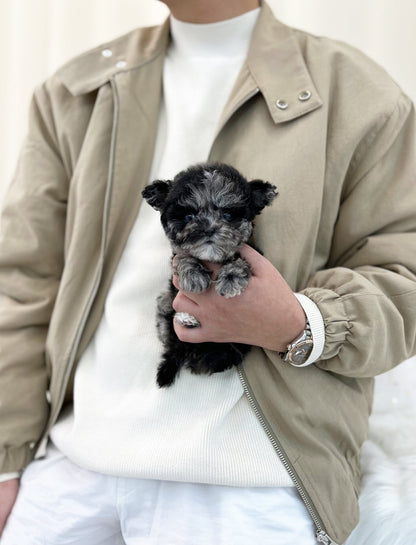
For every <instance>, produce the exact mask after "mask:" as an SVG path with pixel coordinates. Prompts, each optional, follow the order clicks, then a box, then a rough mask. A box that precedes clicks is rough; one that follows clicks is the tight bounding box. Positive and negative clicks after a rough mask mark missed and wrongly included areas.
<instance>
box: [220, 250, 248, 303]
mask: <svg viewBox="0 0 416 545" xmlns="http://www.w3.org/2000/svg"><path fill="white" fill-rule="evenodd" d="M250 277H251V271H250V266H249V264H248V263H247V262H246V261H244V259H241V258H240V257H239V258H238V259H236V260H235V261H230V262H228V263H225V265H223V266H222V267H221V269H220V270H219V272H218V276H217V281H216V284H215V289H216V290H217V292H218V293H219V294H220V295H222V296H223V297H226V298H229V297H235V296H237V295H241V294H242V293H243V291H244V290H245V289H246V287H247V286H248V283H249V281H250Z"/></svg>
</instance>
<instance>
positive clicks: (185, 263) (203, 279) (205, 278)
mask: <svg viewBox="0 0 416 545" xmlns="http://www.w3.org/2000/svg"><path fill="white" fill-rule="evenodd" d="M177 272H178V280H179V286H180V288H181V289H182V290H184V291H188V292H190V293H202V292H203V291H206V290H207V289H208V288H209V285H210V284H211V273H210V271H209V270H208V269H207V268H206V267H204V265H203V264H202V263H201V262H200V261H198V260H197V259H195V258H193V257H182V258H181V259H180V260H179V259H178V264H177Z"/></svg>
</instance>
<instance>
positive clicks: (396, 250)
mask: <svg viewBox="0 0 416 545" xmlns="http://www.w3.org/2000/svg"><path fill="white" fill-rule="evenodd" d="M415 211H416V139H415V116H414V111H413V107H412V105H411V103H410V101H409V100H408V99H407V98H406V97H405V96H403V95H402V96H400V98H399V100H398V102H397V103H396V104H395V107H394V109H393V111H391V112H386V116H385V118H383V119H379V120H377V126H375V127H373V130H372V131H371V134H369V135H368V137H367V139H365V141H363V142H361V143H359V145H358V147H357V153H356V155H355V157H354V161H353V163H352V165H351V171H350V173H349V180H348V183H347V184H346V186H345V192H344V195H343V200H342V202H341V203H340V208H339V215H338V221H337V224H336V225H335V228H334V233H333V249H332V254H331V256H330V259H329V262H328V267H327V268H326V269H324V270H321V271H318V272H317V273H316V274H314V275H313V276H312V278H311V279H310V280H309V282H308V285H307V286H305V289H303V290H301V293H303V294H304V295H306V296H307V297H308V298H310V299H311V300H312V301H313V302H314V303H315V304H316V305H317V307H318V308H319V310H320V312H321V314H322V317H323V320H324V325H325V343H324V349H323V353H322V356H321V358H320V359H319V360H318V361H316V362H315V365H317V366H319V367H320V368H322V369H325V370H329V371H332V372H336V373H339V374H343V375H347V376H354V377H360V376H364V377H365V376H375V375H377V374H379V373H382V372H384V371H386V370H388V369H390V368H391V367H393V366H394V365H396V364H398V363H400V362H401V361H403V360H405V359H406V358H408V357H410V356H411V355H412V354H414V353H415V352H416V213H415ZM253 256H254V254H253V251H252V250H251V251H250V252H249V253H246V254H245V255H244V257H245V258H246V259H247V260H248V261H249V262H250V263H251V264H252V266H253V269H254V273H253V277H252V279H251V281H250V284H249V287H248V288H247V290H246V291H245V292H244V293H243V294H242V295H241V296H239V297H236V298H234V299H228V300H224V301H221V298H220V297H217V296H216V294H215V290H213V289H210V290H209V291H208V293H205V294H198V295H194V294H184V293H180V294H179V296H178V297H177V299H176V300H175V303H174V306H175V310H177V311H182V312H189V313H190V314H194V315H195V316H196V318H197V319H198V320H199V321H200V322H201V324H202V327H201V328H196V329H191V330H186V329H185V328H183V327H180V326H179V325H178V324H175V330H176V332H177V334H178V335H179V337H180V338H181V339H182V340H184V341H189V342H203V341H205V340H206V341H214V342H218V341H234V342H247V343H249V344H255V345H257V346H261V347H263V348H266V349H269V350H270V351H271V352H270V354H271V357H274V355H273V353H276V352H277V351H281V350H283V349H284V347H285V346H286V343H287V341H289V342H290V340H293V339H294V338H295V337H296V330H297V328H299V329H301V327H302V326H301V325H300V321H301V320H300V319H301V312H300V305H299V303H298V302H297V301H296V298H295V296H294V294H293V293H292V291H291V290H290V288H289V286H287V284H286V282H284V280H283V279H282V278H281V276H280V275H279V273H278V271H273V269H272V268H271V267H273V266H272V265H271V264H270V263H269V262H268V261H267V260H266V259H265V258H263V257H261V256H259V255H257V256H254V257H253ZM266 262H267V263H266ZM299 320H300V321H299ZM279 363H281V362H280V360H278V359H276V364H279Z"/></svg>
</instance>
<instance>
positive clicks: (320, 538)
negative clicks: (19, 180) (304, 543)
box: [316, 530, 337, 545]
mask: <svg viewBox="0 0 416 545" xmlns="http://www.w3.org/2000/svg"><path fill="white" fill-rule="evenodd" d="M316 541H317V542H318V543H323V544H324V545H337V544H336V543H335V541H334V540H333V539H331V538H330V537H329V535H328V534H326V533H325V532H324V531H323V530H321V531H320V532H317V533H316Z"/></svg>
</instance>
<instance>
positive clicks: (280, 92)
mask: <svg viewBox="0 0 416 545" xmlns="http://www.w3.org/2000/svg"><path fill="white" fill-rule="evenodd" d="M168 43H169V18H168V19H166V21H165V22H164V23H163V24H162V25H160V26H157V27H148V28H144V29H137V30H135V31H133V32H130V33H129V34H127V35H125V36H122V37H120V38H118V39H117V40H114V41H113V42H110V43H108V44H104V45H101V46H99V47H97V48H95V49H93V50H91V51H89V52H87V53H85V54H84V55H81V56H80V57H77V58H76V59H74V60H72V61H70V62H69V63H67V64H66V65H64V66H63V67H62V68H61V69H60V70H58V72H57V75H58V77H59V78H60V79H61V81H62V82H63V83H64V85H65V86H66V87H67V88H68V90H69V91H70V92H71V93H72V94H73V95H81V94H84V93H88V92H91V91H94V90H96V89H98V88H99V87H100V86H102V85H104V84H105V83H107V82H108V81H110V79H111V78H113V77H115V76H116V75H117V74H120V73H124V72H128V71H131V70H135V69H137V68H140V67H141V66H143V65H146V64H147V63H149V62H151V61H152V60H154V59H155V58H156V57H158V56H159V55H160V54H164V53H165V51H166V49H167V46H168ZM237 84H238V85H236V87H235V89H237V88H238V87H239V88H240V91H239V92H238V93H237V94H238V96H237V95H235V96H234V97H231V100H230V102H229V104H228V106H227V109H228V113H229V114H231V113H232V111H233V110H235V109H236V107H237V106H238V103H240V104H241V103H242V102H244V96H247V97H249V96H252V95H253V94H254V93H255V92H256V89H258V90H259V91H260V92H261V93H262V94H263V96H264V98H265V101H266V104H267V107H268V109H269V112H270V115H271V117H272V119H273V121H274V122H275V123H282V122H284V121H290V120H292V119H295V118H297V117H299V116H301V115H303V114H306V113H308V112H310V111H312V110H315V109H316V108H318V107H320V106H321V105H322V100H321V98H320V97H319V94H318V91H317V89H316V88H315V86H314V84H313V81H312V78H311V76H310V74H309V72H308V69H307V67H306V64H305V61H304V58H303V56H302V52H301V50H300V46H299V43H298V41H297V39H296V36H295V31H294V30H293V29H291V28H290V27H288V26H286V25H284V24H283V23H281V22H280V21H278V20H277V19H276V18H275V17H274V15H273V12H272V10H271V8H270V7H269V5H268V4H267V3H266V2H262V8H261V11H260V14H259V18H258V21H257V24H256V27H255V29H254V31H253V36H252V40H251V44H250V48H249V52H248V56H247V59H246V62H245V65H244V67H243V70H242V72H241V74H240V78H239V81H238V82H237Z"/></svg>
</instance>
